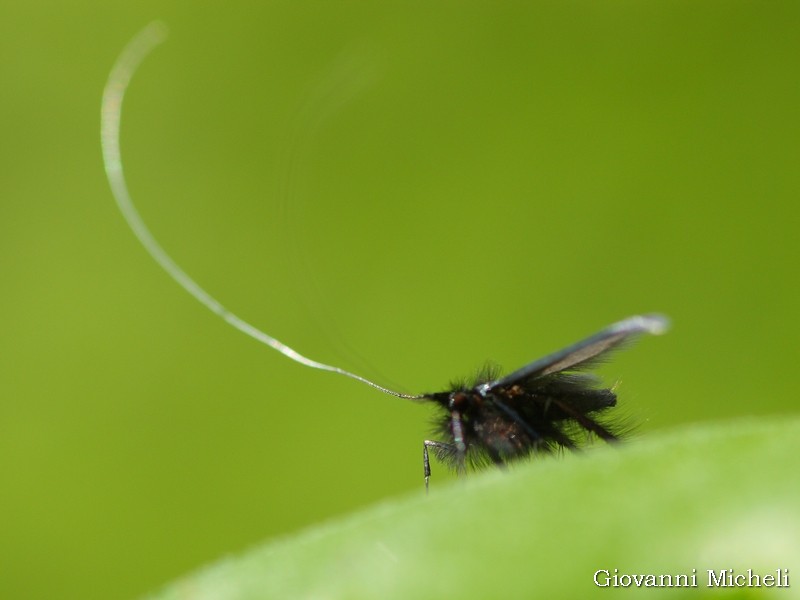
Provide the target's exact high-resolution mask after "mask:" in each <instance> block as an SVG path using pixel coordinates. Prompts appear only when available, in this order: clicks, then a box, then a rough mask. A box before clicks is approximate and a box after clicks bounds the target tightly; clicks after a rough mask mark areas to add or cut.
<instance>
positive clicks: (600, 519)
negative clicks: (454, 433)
mask: <svg viewBox="0 0 800 600" xmlns="http://www.w3.org/2000/svg"><path fill="white" fill-rule="evenodd" d="M605 450H606V451H605V452H597V453H594V454H593V455H592V456H590V457H587V456H585V455H584V456H576V455H571V456H570V457H569V460H564V461H562V462H561V463H557V462H556V461H549V462H547V463H544V464H541V463H540V464H528V465H523V466H520V468H518V469H514V471H513V472H512V473H510V474H509V473H497V472H493V473H486V474H484V475H483V476H480V477H475V478H474V479H472V480H470V481H469V484H468V485H464V486H462V485H452V486H447V487H441V488H439V489H438V490H437V491H436V493H435V494H431V496H430V497H428V498H425V497H423V496H413V497H407V498H404V499H402V500H398V499H393V500H391V501H389V502H385V503H382V504H380V505H378V506H375V507H371V508H370V509H369V510H364V511H362V512H359V513H356V514H354V515H350V516H348V517H347V518H346V519H340V520H337V521H334V522H332V523H326V524H324V525H322V526H318V527H315V528H313V529H311V530H309V531H303V532H301V533H300V534H298V535H296V536H294V537H293V538H292V539H286V540H277V541H273V542H270V543H267V544H264V545H263V546H261V547H257V548H250V549H248V551H247V552H244V553H242V554H241V555H239V556H229V557H226V558H225V559H224V560H221V561H218V562H217V563H216V564H214V565H211V566H209V567H207V568H205V569H203V570H202V571H200V572H198V573H192V574H191V575H188V576H186V577H183V578H182V579H181V580H180V581H178V582H175V583H173V584H172V585H170V586H169V587H168V588H167V589H165V590H163V591H162V592H161V593H159V594H155V595H154V596H153V597H152V600H156V599H157V600H186V599H189V598H190V599H192V600H200V599H205V598H215V599H222V598H224V599H225V600H257V599H260V598H327V599H330V600H334V599H341V600H356V599H367V598H369V599H377V600H384V599H387V600H389V599H397V600H405V599H406V598H419V599H427V598H431V599H437V600H438V599H439V598H463V599H464V600H472V599H475V600H483V599H484V598H493V597H498V596H502V597H504V598H539V597H542V598H587V597H590V596H592V594H594V595H595V596H592V597H599V598H608V597H609V594H611V595H613V596H614V597H615V598H616V597H619V596H620V595H625V597H628V598H630V597H639V596H641V595H642V594H644V595H645V596H647V597H648V598H652V597H653V596H656V597H659V598H663V597H665V595H666V594H668V595H669V596H668V597H670V598H676V597H680V598H694V599H696V598H720V597H724V598H731V597H734V598H737V599H741V598H766V597H769V598H796V597H797V593H796V591H795V592H794V594H793V595H792V592H793V590H791V589H788V588H791V584H792V579H793V578H794V577H795V576H796V569H797V565H798V564H800V512H798V511H797V506H798V504H800V479H798V478H797V477H791V476H787V475H789V474H790V473H792V472H794V470H795V465H796V459H795V457H796V456H797V453H798V452H800V420H798V419H793V420H789V421H788V422H786V421H782V422H778V421H776V420H772V422H770V420H767V419H763V420H761V421H757V420H745V419H742V420H739V421H737V422H735V423H714V424H702V425H699V426H694V427H691V426H689V427H684V428H681V429H680V430H675V431H674V432H671V433H670V434H667V435H660V436H658V437H657V438H656V437H655V436H654V438H653V439H648V440H647V442H645V443H642V444H638V445H637V446H636V447H628V448H625V451H623V452H620V451H619V449H618V448H610V449H609V448H606V449H605ZM532 498H535V503H532V502H531V499H532ZM748 569H750V570H751V572H752V573H754V574H755V575H756V576H758V578H759V579H758V582H759V583H762V582H765V581H766V583H767V584H769V583H771V584H772V586H771V587H772V589H768V587H770V586H765V585H761V586H760V587H759V589H756V588H755V587H752V588H750V589H741V588H740V589H733V590H732V589H731V588H732V587H734V588H735V586H734V585H732V584H729V583H728V582H729V580H728V578H727V575H728V574H729V572H730V571H731V570H732V571H733V573H732V575H733V576H734V577H736V578H738V579H734V580H733V581H739V582H747V581H748V579H749V575H750V573H749V572H748ZM723 570H724V573H723ZM602 571H605V572H602ZM709 571H712V572H713V578H712V576H711V574H710V573H709ZM778 573H779V574H780V577H778V575H777V574H778ZM648 574H649V575H652V576H653V577H654V579H652V580H651V581H649V583H647V584H644V585H643V584H642V583H641V581H642V579H641V578H642V577H643V576H644V575H648ZM595 575H597V579H596V580H595ZM631 575H636V576H638V577H639V581H640V584H639V585H638V586H637V585H635V584H633V583H631V581H632V578H631ZM662 575H666V576H667V578H665V579H663V580H662V578H661V576H662ZM678 575H683V576H684V577H683V579H679V578H678V577H677V576H678ZM769 575H771V576H772V578H773V579H772V581H770V580H768V579H765V576H769ZM742 576H743V579H742ZM670 578H671V579H670ZM715 580H716V581H717V582H719V583H725V584H727V586H721V585H719V583H717V584H715ZM595 581H596V583H595ZM750 581H753V582H755V580H754V579H750ZM662 582H663V583H662ZM787 582H788V584H789V585H788V586H787V585H786V584H787ZM659 583H662V585H661V586H659V585H658V584H659ZM670 583H671V584H672V587H674V588H678V589H669V590H665V589H664V587H667V585H668V584H670ZM709 584H711V585H709ZM776 584H778V585H776ZM795 585H796V584H795ZM742 587H743V586H742ZM498 590H499V591H498ZM771 593H772V594H774V595H772V594H771ZM626 594H627V595H626ZM732 594H735V595H734V596H732Z"/></svg>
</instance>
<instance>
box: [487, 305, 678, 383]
mask: <svg viewBox="0 0 800 600" xmlns="http://www.w3.org/2000/svg"><path fill="white" fill-rule="evenodd" d="M668 328H669V320H668V319H667V318H666V317H664V316H661V315H655V314H653V315H637V316H635V317H629V318H627V319H625V320H623V321H618V322H617V323H614V324H613V325H609V326H608V327H606V328H605V329H603V330H602V331H600V332H598V333H596V334H594V335H592V336H590V337H588V338H586V339H584V340H581V341H580V342H577V343H575V344H572V345H571V346H567V347H566V348H563V349H562V350H559V351H558V352H554V353H552V354H548V355H547V356H545V357H543V358H540V359H538V360H535V361H533V362H532V363H529V364H527V365H525V366H524V367H522V368H520V369H517V370H516V371H514V372H513V373H509V374H508V375H505V376H504V377H501V378H500V379H496V380H494V381H490V382H488V383H485V384H483V385H481V386H478V389H479V391H480V392H481V393H486V392H489V391H491V390H492V389H494V388H497V387H502V386H507V385H513V384H514V383H517V382H519V381H521V380H525V379H532V378H536V377H544V376H545V375H549V374H551V373H557V372H559V371H565V370H567V369H575V368H580V367H586V366H589V365H590V364H591V362H592V361H594V360H596V359H598V358H600V357H601V356H602V355H603V354H605V353H606V352H609V351H611V350H613V349H615V348H617V347H618V346H620V345H621V344H623V343H625V342H627V341H630V340H632V339H634V338H635V337H637V336H639V335H641V334H644V333H650V334H654V335H659V334H662V333H664V332H665V331H666V330H667V329H668Z"/></svg>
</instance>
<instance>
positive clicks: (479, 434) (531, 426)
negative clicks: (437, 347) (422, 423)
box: [423, 315, 668, 488]
mask: <svg viewBox="0 0 800 600" xmlns="http://www.w3.org/2000/svg"><path fill="white" fill-rule="evenodd" d="M667 325H668V322H667V320H666V318H664V317H662V316H660V315H644V316H635V317H631V318H629V319H625V320H624V321H620V322H618V323H615V324H613V325H611V326H609V327H607V328H605V329H604V330H602V331H600V332H599V333H597V334H595V335H593V336H591V337H589V338H587V339H585V340H582V341H580V342H578V343H576V344H573V345H572V346H569V347H567V348H564V349H563V350H560V351H558V352H555V353H553V354H550V355H548V356H545V357H544V358H541V359H539V360H537V361H534V362H532V363H530V364H528V365H526V366H524V367H522V368H521V369H518V370H516V371H514V372H513V373H510V374H509V375H506V376H504V377H497V374H496V373H495V372H494V371H495V369H491V368H488V369H484V371H483V372H481V373H480V374H479V375H478V377H477V378H476V380H475V381H474V382H473V383H472V384H471V385H466V384H464V383H460V384H455V385H453V387H452V389H451V390H449V391H446V392H438V393H434V394H426V395H424V396H423V398H424V399H426V400H429V401H432V402H434V403H436V404H437V405H439V406H440V407H441V409H442V415H441V418H440V419H439V420H438V422H437V432H438V434H439V435H440V436H441V437H442V438H443V439H444V440H446V441H434V440H425V442H424V445H423V465H424V472H425V486H426V488H427V486H428V481H429V479H430V475H431V469H430V458H429V455H428V451H429V449H431V450H433V452H434V453H435V454H436V456H437V457H438V458H439V459H440V460H442V461H443V462H445V463H447V464H449V465H450V466H451V467H453V468H455V469H456V470H458V471H464V470H465V468H466V465H467V464H470V465H472V466H483V465H486V464H495V465H503V464H505V463H506V462H508V461H511V460H514V459H517V458H521V457H525V456H528V455H530V454H532V453H535V452H541V453H548V452H552V451H553V450H557V449H560V448H566V449H570V450H573V449H575V448H577V447H578V445H579V441H580V439H581V438H584V437H585V435H584V434H585V433H589V434H593V435H595V436H597V437H600V438H602V439H604V440H606V441H614V440H616V439H617V436H618V434H617V432H616V431H615V430H614V428H613V427H612V426H610V425H609V424H608V423H606V422H604V420H603V416H604V413H605V412H606V411H608V410H609V409H610V408H612V407H614V406H615V405H616V403H617V396H616V394H615V393H614V391H613V390H612V389H606V388H602V387H600V386H599V380H598V378H597V377H595V376H594V375H592V374H589V373H585V372H582V371H585V370H586V369H589V368H591V367H593V366H595V365H596V364H597V363H598V362H599V361H602V360H603V359H604V358H606V356H607V354H608V353H609V352H610V351H612V350H614V349H615V348H618V347H619V346H620V345H623V344H625V343H626V342H629V341H631V340H632V339H633V338H635V337H636V336H638V335H641V334H643V333H654V334H658V333H662V332H664V331H665V330H666V328H667Z"/></svg>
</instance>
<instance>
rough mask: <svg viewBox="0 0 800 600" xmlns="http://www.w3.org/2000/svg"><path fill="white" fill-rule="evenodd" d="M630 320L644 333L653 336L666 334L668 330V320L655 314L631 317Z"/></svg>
mask: <svg viewBox="0 0 800 600" xmlns="http://www.w3.org/2000/svg"><path fill="white" fill-rule="evenodd" d="M630 320H631V321H635V323H636V325H637V326H638V327H639V328H640V329H641V330H642V331H644V332H645V333H651V334H653V335H661V334H663V333H666V332H667V331H669V328H670V320H669V318H667V317H665V316H664V315H660V314H657V313H653V314H649V315H640V316H636V317H631V319H630Z"/></svg>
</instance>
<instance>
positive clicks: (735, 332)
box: [0, 2, 800, 599]
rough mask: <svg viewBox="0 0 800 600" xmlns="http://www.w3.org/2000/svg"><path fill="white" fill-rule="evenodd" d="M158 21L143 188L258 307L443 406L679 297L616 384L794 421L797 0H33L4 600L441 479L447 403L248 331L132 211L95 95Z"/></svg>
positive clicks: (15, 119)
mask: <svg viewBox="0 0 800 600" xmlns="http://www.w3.org/2000/svg"><path fill="white" fill-rule="evenodd" d="M153 18H160V19H162V20H164V21H165V22H166V23H167V24H168V25H169V27H170V29H171V36H170V39H169V40H168V42H167V43H166V44H165V45H164V46H162V47H161V48H159V49H158V50H157V51H156V52H155V53H154V54H153V55H152V56H151V57H150V58H149V59H148V60H147V62H146V63H145V64H144V66H143V68H142V70H141V71H140V72H139V73H138V74H137V77H136V78H135V80H134V82H133V85H132V89H131V92H130V95H129V97H128V100H127V103H126V113H125V115H124V118H123V154H124V159H125V164H126V170H127V174H128V179H129V183H130V185H131V189H132V191H133V194H134V197H135V198H136V199H137V201H138V203H139V206H140V208H141V210H142V213H143V214H144V217H145V219H146V220H147V221H148V223H149V224H150V225H151V227H152V229H153V231H154V233H155V234H156V236H157V237H158V238H159V239H160V240H161V242H162V243H163V245H164V246H165V247H166V248H167V249H168V250H169V251H170V252H171V253H172V254H173V255H174V257H175V258H176V259H177V260H178V262H180V263H181V264H182V265H183V266H184V267H185V268H186V270H187V271H188V272H189V273H190V274H192V275H193V276H194V277H195V278H196V279H197V280H198V281H199V282H200V283H201V284H202V285H204V286H206V287H207V289H208V290H209V291H210V292H211V293H212V294H214V295H215V296H217V297H218V298H219V299H220V300H221V301H223V303H225V304H226V305H227V306H229V307H230V308H231V309H232V310H234V311H235V312H237V313H238V314H239V315H241V316H242V317H244V318H246V319H247V320H249V321H252V322H253V323H254V324H255V325H257V326H259V327H262V328H264V329H266V330H267V331H269V332H270V333H272V334H273V335H275V336H277V337H278V338H279V339H281V340H283V341H285V342H287V343H289V344H291V345H293V346H294V347H296V348H297V349H298V350H299V351H301V352H304V353H306V354H309V355H311V356H312V357H313V358H316V359H318V360H323V361H328V362H333V363H335V364H337V365H341V366H343V367H345V368H351V369H356V370H358V371H359V372H360V373H363V374H365V375H367V376H369V377H374V378H377V379H379V380H380V381H382V382H390V383H394V382H398V383H397V385H399V386H401V387H402V388H403V389H404V390H407V391H409V392H416V391H423V390H435V389H438V388H440V387H442V386H443V385H445V384H446V383H447V381H448V380H449V379H451V378H453V377H458V376H462V375H465V374H468V373H469V372H470V371H472V370H474V369H475V368H476V367H478V366H479V365H480V364H481V363H482V361H484V360H485V359H487V358H491V359H493V360H495V361H496V362H498V363H500V364H502V365H505V366H506V367H507V368H514V367H517V366H520V365H521V364H523V363H525V362H526V361H529V360H531V359H533V358H536V357H537V356H539V355H541V354H542V353H545V352H548V351H551V350H554V349H556V348H558V347H559V346H561V345H563V344H566V343H569V342H572V341H574V340H576V339H578V338H580V337H581V336H583V335H586V334H588V333H591V332H593V331H595V330H596V329H598V328H599V327H602V326H604V325H606V324H607V323H609V322H611V321H613V320H615V319H618V318H621V317H624V316H627V315H629V314H633V313H636V312H642V311H653V310H658V311H661V312H664V313H666V314H668V315H670V316H671V317H672V318H673V320H674V323H675V327H674V330H673V331H672V332H671V333H670V334H669V335H668V336H666V337H664V338H661V339H653V340H645V341H643V343H641V344H640V345H639V346H638V347H636V348H635V349H633V350H631V351H628V352H625V353H623V354H620V355H619V356H618V357H617V359H616V360H615V361H614V362H613V363H612V364H610V365H608V366H606V367H604V368H603V369H602V372H603V374H604V375H605V376H607V377H608V378H609V380H614V379H616V378H621V381H622V387H621V388H620V393H621V394H622V401H621V406H622V407H624V409H623V410H627V411H628V412H629V413H633V414H634V415H635V416H636V417H638V418H641V419H645V423H644V425H643V426H642V428H641V433H642V434H643V435H645V434H647V432H648V431H651V430H653V429H656V428H666V427H670V426H674V425H676V424H680V423H686V422H694V421H708V420H712V419H718V418H722V417H728V416H737V415H750V414H759V415H766V414H777V415H781V414H786V415H788V414H792V413H795V412H796V411H797V400H796V394H795V393H794V390H793V385H794V379H795V378H794V371H795V363H796V354H797V352H796V344H797V339H798V338H799V337H800V335H799V334H800V331H798V330H799V329H800V320H798V318H797V316H796V314H797V307H798V305H800V302H798V300H800V294H799V293H798V290H799V288H798V286H799V285H800V284H798V277H797V264H798V242H797V223H798V213H800V209H798V202H797V199H798V196H799V194H798V192H800V170H798V164H800V160H799V159H800V113H798V110H797V107H798V106H800V77H798V74H799V73H800V71H799V69H798V67H799V66H800V37H799V36H798V35H797V31H798V30H800V6H798V5H797V4H796V3H794V2H777V3H770V4H769V5H763V4H755V3H745V2H727V3H722V2H706V3H690V2H682V3H680V2H678V3H676V2H651V3H646V4H639V3H632V2H629V3H622V2H619V3H613V4H612V3H600V4H598V3H592V2H572V3H561V2H549V3H518V4H514V5H509V4H505V5H503V6H493V5H489V4H488V3H458V4H454V3H441V4H435V3H434V4H431V3H415V4H409V3H380V4H375V3H374V2H350V3H346V4H345V3H298V2H278V3H271V4H263V5H261V6H259V7H256V6H255V5H253V4H252V3H243V2H233V3H226V4H225V5H224V6H223V5H220V6H219V7H213V8H210V7H207V6H199V5H197V4H196V3H170V2H160V3H155V2H144V3H137V4H135V5H132V4H130V3H115V2H103V3H100V2H83V3H81V2H75V3H69V4H65V3H38V4H29V5H23V4H22V3H19V4H17V5H9V6H6V7H4V9H3V11H2V18H0V48H1V49H2V56H3V60H2V63H0V64H2V68H3V71H2V74H3V82H4V86H3V90H4V93H3V94H0V103H2V106H1V107H0V109H1V110H0V114H1V115H2V123H3V136H2V140H3V141H2V143H0V153H2V155H0V165H2V168H3V171H2V173H3V175H2V178H0V186H2V187H0V257H1V258H0V261H1V262H0V276H1V277H2V281H3V292H2V294H0V303H2V304H0V331H2V335H0V357H1V358H2V360H0V477H2V486H3V491H2V494H0V531H2V535H0V565H1V566H2V576H0V597H3V598H6V597H7V598H55V597H58V598H82V599H93V598H108V597H122V598H125V597H134V596H136V595H137V594H141V593H144V592H146V591H148V590H152V589H155V588H157V587H158V586H160V585H161V584H162V583H164V582H166V581H168V580H170V579H173V578H174V577H176V576H178V575H180V574H182V573H184V572H186V571H188V570H190V569H192V568H195V567H197V566H198V565H200V564H203V563H206V562H209V561H211V560H213V559H216V558H218V557H220V556H222V555H225V554H227V553H229V552H232V551H237V550H240V549H241V548H243V547H246V546H249V545H252V544H254V543H256V542H257V541H260V540H263V539H265V538H269V537H272V536H276V535H279V534H285V533H289V532H292V531H295V530H297V529H298V528H300V527H303V526H306V525H308V524H311V523H315V522H318V521H320V520H323V519H326V518H329V517H331V516H334V515H340V514H343V513H345V512H347V511H349V510H351V509H354V508H356V507H361V506H365V505H368V504H370V503H372V502H374V501H376V500H378V499H383V498H387V497H389V496H392V495H394V494H397V493H399V492H403V491H409V490H416V491H417V492H418V493H420V494H421V493H422V481H421V479H422V478H421V470H422V469H421V464H420V463H421V457H420V454H421V445H422V444H421V441H422V439H423V438H424V437H425V436H426V435H427V432H428V425H427V421H428V419H429V418H430V413H429V412H428V411H427V410H426V409H425V408H424V407H420V406H417V405H413V404H409V403H405V402H404V401H402V400H398V399H394V398H390V397H387V396H383V395H381V394H379V393H377V392H375V391H373V390H370V389H368V388H366V387H364V386H360V385H358V384H357V383H355V382H352V381H349V380H346V379H344V378H340V377H336V376H334V375H330V374H326V373H321V372H315V371H311V370H309V369H306V368H304V367H301V366H299V365H296V364H294V363H291V362H290V361H288V360H287V359H285V358H283V357H281V356H279V355H277V354H276V353H274V352H273V351H271V350H269V349H268V348H265V347H262V346H259V345H258V344H257V343H255V342H253V341H252V340H250V339H248V338H246V337H244V336H243V335H241V334H240V333H238V332H236V331H233V330H232V329H230V328H229V327H227V326H226V325H225V324H224V323H222V322H221V321H219V320H218V319H215V318H214V317H213V316H212V315H211V314H210V313H208V312H207V311H206V310H205V309H204V308H202V307H201V306H199V305H198V304H197V303H196V302H194V301H193V300H191V299H190V298H189V297H188V296H187V295H186V294H185V293H184V292H183V291H181V290H180V289H179V288H178V287H177V286H176V285H175V284H174V283H173V282H172V281H170V280H169V279H168V278H167V277H166V276H165V275H164V274H163V273H162V272H161V271H160V270H159V269H158V267H157V266H156V265H154V264H153V262H152V261H151V260H150V259H149V258H148V257H147V256H146V255H145V253H144V251H143V250H142V249H141V248H140V247H139V246H138V245H137V242H136V240H135V239H134V238H133V236H132V234H131V233H130V232H129V231H128V230H127V228H126V226H125V224H124V222H123V221H122V218H121V217H120V215H119V214H118V213H117V210H116V208H115V206H114V205H113V202H112V200H111V197H110V194H109V191H108V188H107V184H106V182H105V179H104V175H103V171H102V166H101V162H100V149H99V123H98V121H99V102H100V94H101V91H102V86H103V84H104V82H105V78H106V76H107V73H108V71H109V69H110V68H111V65H112V63H113V61H114V59H115V58H116V56H117V54H118V53H119V52H120V50H121V49H122V47H123V46H124V44H125V43H126V42H127V41H128V40H129V39H130V37H131V36H132V35H133V34H134V33H135V32H136V31H137V30H138V29H140V28H141V27H143V26H144V25H145V24H146V23H147V22H149V21H150V20H152V19H153ZM364 361H365V362H366V366H363V365H362V363H363V362H364ZM435 477H436V478H437V479H439V480H440V481H443V480H444V479H445V476H444V473H443V470H442V469H441V468H437V469H436V471H435ZM622 568H624V565H623V566H622Z"/></svg>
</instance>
